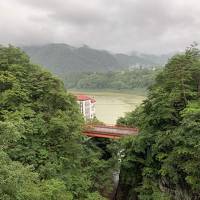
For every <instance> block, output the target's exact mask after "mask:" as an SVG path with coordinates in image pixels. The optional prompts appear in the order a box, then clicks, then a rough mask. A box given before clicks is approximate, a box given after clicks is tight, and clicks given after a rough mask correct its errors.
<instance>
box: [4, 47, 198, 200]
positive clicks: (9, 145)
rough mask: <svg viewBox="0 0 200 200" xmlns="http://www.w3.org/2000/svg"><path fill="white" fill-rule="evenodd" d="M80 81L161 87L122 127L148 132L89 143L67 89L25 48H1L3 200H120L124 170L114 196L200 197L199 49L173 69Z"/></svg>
mask: <svg viewBox="0 0 200 200" xmlns="http://www.w3.org/2000/svg"><path fill="white" fill-rule="evenodd" d="M77 76H78V78H77V79H76V80H75V81H71V82H72V83H73V84H75V85H73V87H76V86H78V85H80V86H79V87H83V88H84V87H85V86H84V85H87V87H88V84H89V85H90V84H91V85H90V87H91V88H107V87H108V85H107V86H106V85H102V84H107V83H108V80H112V81H110V82H109V84H111V83H114V82H115V81H119V82H120V84H119V85H121V84H122V85H126V87H128V89H133V88H135V87H148V86H149V85H150V84H152V85H151V87H150V88H149V93H148V96H147V99H146V100H145V101H144V102H143V103H142V105H141V106H139V107H138V108H137V109H136V110H135V111H132V112H129V113H127V114H126V116H125V117H122V118H120V119H118V122H117V123H118V124H119V125H123V126H130V127H131V126H134V127H135V126H136V127H138V128H139V135H138V136H134V137H125V138H123V139H122V140H118V141H111V140H108V139H94V138H93V139H91V138H90V139H89V138H86V137H84V136H83V135H82V134H81V132H82V130H83V128H84V125H85V122H84V119H83V117H82V115H81V113H80V111H79V108H78V105H77V103H76V100H75V97H74V96H73V95H71V94H70V93H68V92H67V91H66V90H65V87H64V83H63V82H62V81H60V80H59V79H58V78H56V77H55V76H53V75H52V74H51V73H50V72H47V71H46V70H44V69H43V68H42V67H40V66H38V65H34V64H32V63H31V62H30V59H29V57H28V56H27V55H26V54H25V53H24V52H22V51H21V50H20V49H18V48H15V47H13V46H9V47H3V46H0V163H1V164H0V199H2V200H105V199H111V196H112V195H111V194H112V193H113V191H114V190H113V188H114V182H113V174H114V173H116V172H118V171H120V175H119V184H118V186H117V189H116V191H115V194H114V197H112V199H115V200H199V199H200V171H199V167H200V157H199V154H200V53H199V50H198V49H197V48H196V46H195V45H192V46H191V47H189V48H187V49H186V51H185V53H182V54H179V55H175V56H174V57H172V58H171V59H170V60H169V61H168V63H167V64H166V66H165V68H164V69H159V70H155V71H154V70H146V69H137V70H135V71H132V72H131V71H124V72H108V73H89V74H88V73H84V74H83V75H81V76H82V77H81V78H80V75H77ZM123 77H124V78H123ZM139 77H140V78H141V77H143V80H144V83H140V84H139ZM152 77H153V79H154V78H155V80H154V81H152V80H153V79H152ZM72 78H74V77H72ZM78 80H79V81H78ZM102 80H103V81H102ZM77 81H78V82H79V84H78V82H77ZM94 81H97V82H94ZM98 81H99V82H98ZM69 82H70V81H69V80H68V82H67V83H66V84H69ZM114 85H115V84H114ZM116 85H117V87H116V88H117V89H122V88H123V87H122V88H121V87H118V86H119V85H118V84H116ZM71 87H72V86H71ZM109 87H111V86H109Z"/></svg>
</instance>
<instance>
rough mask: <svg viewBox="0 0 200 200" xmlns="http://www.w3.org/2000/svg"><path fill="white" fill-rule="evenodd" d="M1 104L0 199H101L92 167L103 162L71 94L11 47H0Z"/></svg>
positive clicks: (106, 177)
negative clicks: (90, 142)
mask: <svg viewBox="0 0 200 200" xmlns="http://www.w3.org/2000/svg"><path fill="white" fill-rule="evenodd" d="M0 108H1V109H0V163H1V166H0V199H4V200H15V199H17V200H25V199H26V200H47V199H48V200H49V199H51V200H57V199H59V200H62V199H68V200H70V199H76V200H78V199H81V200H84V199H94V198H96V199H103V197H101V195H100V194H99V193H98V191H100V190H101V188H100V185H97V186H96V185H95V183H96V180H98V179H99V178H100V177H102V174H98V172H99V171H96V170H95V167H96V168H97V169H99V170H101V172H102V169H105V168H106V167H107V163H106V162H105V163H104V162H103V161H102V162H101V160H100V159H101V152H100V150H99V149H96V151H93V149H92V148H91V147H90V145H88V144H86V143H85V139H84V137H83V136H82V135H81V130H82V127H83V125H84V120H83V118H82V116H81V114H80V112H79V108H78V105H77V103H76V100H75V98H74V97H73V96H72V95H71V94H69V93H67V92H66V91H65V89H64V85H63V83H62V82H61V81H60V80H59V79H57V78H56V77H54V76H52V75H51V74H50V73H49V72H47V71H45V70H43V69H41V67H39V66H37V65H33V64H31V63H30V61H29V58H28V56H27V55H26V54H24V53H23V52H22V51H21V50H19V49H18V48H15V47H12V46H9V47H2V46H1V47H0ZM108 178H110V177H108V176H107V174H106V175H105V176H104V181H105V180H106V179H108ZM101 187H105V185H104V183H102V182H101ZM90 193H91V195H90Z"/></svg>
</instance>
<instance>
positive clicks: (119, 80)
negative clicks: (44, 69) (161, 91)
mask: <svg viewBox="0 0 200 200" xmlns="http://www.w3.org/2000/svg"><path fill="white" fill-rule="evenodd" d="M159 71H161V69H159V68H158V69H148V68H147V69H146V68H145V69H132V70H123V71H112V72H103V73H101V72H82V73H71V74H66V75H64V76H63V81H64V83H65V86H66V87H67V88H76V89H114V90H121V89H128V90H132V89H136V88H137V89H147V88H148V87H149V86H151V85H152V84H153V83H154V80H155V77H156V75H157V74H158V72H159Z"/></svg>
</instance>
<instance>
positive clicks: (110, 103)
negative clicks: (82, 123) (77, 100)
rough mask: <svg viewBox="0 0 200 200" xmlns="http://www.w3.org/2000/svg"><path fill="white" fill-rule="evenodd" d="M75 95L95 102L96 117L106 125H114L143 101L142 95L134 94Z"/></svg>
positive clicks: (100, 93)
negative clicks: (93, 99)
mask: <svg viewBox="0 0 200 200" xmlns="http://www.w3.org/2000/svg"><path fill="white" fill-rule="evenodd" d="M70 92H72V93H75V94H86V95H88V96H90V97H94V98H95V100H96V105H95V107H96V117H97V119H99V120H100V121H102V122H104V123H106V124H115V123H116V120H117V119H118V118H119V117H122V116H124V115H125V113H126V112H130V111H132V110H134V109H135V108H136V107H137V106H138V105H140V104H141V103H142V101H143V100H144V99H145V96H144V95H143V94H137V93H134V92H104V91H77V90H71V91H70Z"/></svg>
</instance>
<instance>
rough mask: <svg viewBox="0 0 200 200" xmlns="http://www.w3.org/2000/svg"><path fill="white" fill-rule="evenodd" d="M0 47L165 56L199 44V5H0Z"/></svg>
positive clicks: (5, 0)
mask: <svg viewBox="0 0 200 200" xmlns="http://www.w3.org/2000/svg"><path fill="white" fill-rule="evenodd" d="M0 28H1V29H0V30H1V32H0V43H1V44H7V43H11V44H15V45H33V44H34V45H37V44H45V43H67V44H70V45H74V46H80V45H83V44H87V45H89V46H91V47H93V48H98V49H106V50H110V51H113V52H130V51H139V52H144V53H158V54H161V53H167V52H173V51H177V50H182V49H185V47H187V46H188V45H189V44H191V43H192V42H193V41H196V42H198V43H199V42H200V1H199V0H1V1H0Z"/></svg>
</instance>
